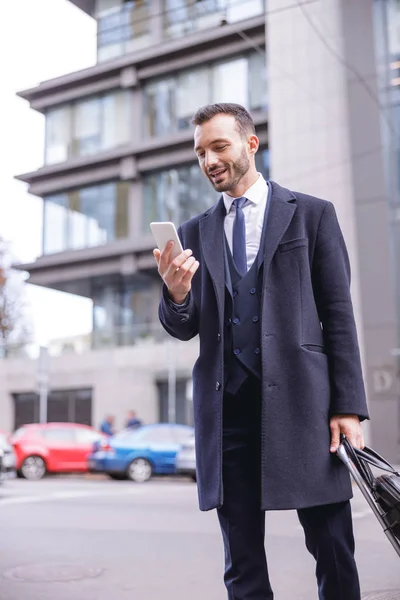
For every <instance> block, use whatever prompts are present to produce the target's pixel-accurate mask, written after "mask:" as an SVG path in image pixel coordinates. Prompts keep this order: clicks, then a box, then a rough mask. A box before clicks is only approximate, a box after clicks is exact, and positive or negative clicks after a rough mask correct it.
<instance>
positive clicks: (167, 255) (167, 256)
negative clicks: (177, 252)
mask: <svg viewBox="0 0 400 600" xmlns="http://www.w3.org/2000/svg"><path fill="white" fill-rule="evenodd" d="M173 247H174V242H172V241H171V242H168V243H167V244H166V245H165V247H164V248H163V249H162V250H161V252H160V251H159V252H160V263H159V265H160V268H161V270H162V271H166V270H167V268H168V265H169V263H170V262H171V252H172V248H173Z"/></svg>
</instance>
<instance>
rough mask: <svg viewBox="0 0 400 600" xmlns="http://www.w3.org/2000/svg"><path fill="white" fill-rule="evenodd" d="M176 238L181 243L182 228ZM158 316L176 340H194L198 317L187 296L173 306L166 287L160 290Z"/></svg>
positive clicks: (191, 298) (190, 298)
mask: <svg viewBox="0 0 400 600" xmlns="http://www.w3.org/2000/svg"><path fill="white" fill-rule="evenodd" d="M178 236H179V238H180V239H181V241H183V239H182V238H183V235H182V227H179V229H178ZM158 316H159V319H160V322H161V325H162V326H163V327H164V329H165V330H166V331H167V332H168V333H169V334H170V335H172V337H175V338H177V339H178V340H182V341H183V342H186V341H188V340H191V339H192V338H194V337H195V336H196V335H197V334H198V332H199V316H198V311H197V309H196V305H195V302H194V299H193V294H192V293H190V292H189V296H188V298H187V299H186V302H184V304H181V305H179V304H175V303H174V302H172V300H171V299H170V297H169V294H168V289H167V286H166V285H165V284H164V285H163V288H162V296H161V301H160V305H159V309H158Z"/></svg>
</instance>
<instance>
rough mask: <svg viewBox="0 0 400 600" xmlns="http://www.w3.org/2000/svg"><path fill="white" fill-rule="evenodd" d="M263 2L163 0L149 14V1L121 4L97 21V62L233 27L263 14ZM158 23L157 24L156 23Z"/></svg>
mask: <svg viewBox="0 0 400 600" xmlns="http://www.w3.org/2000/svg"><path fill="white" fill-rule="evenodd" d="M264 4H265V0H201V2H200V1H199V0H164V2H163V3H162V8H163V10H162V11H161V12H153V13H152V11H151V2H150V0H142V1H141V2H139V3H137V2H133V1H132V2H129V1H128V2H124V4H123V6H118V7H116V8H115V9H113V10H110V11H109V12H108V13H106V14H103V15H101V16H100V17H99V18H98V20H97V23H98V29H97V48H98V61H99V62H102V61H104V60H109V59H111V58H115V57H116V56H121V55H123V54H127V53H129V52H133V51H137V50H139V49H141V48H145V47H149V46H151V45H154V44H157V43H159V42H161V41H163V40H162V39H155V37H154V35H153V32H155V31H160V30H161V31H162V36H163V38H164V39H172V38H179V37H183V36H185V35H187V34H190V33H194V32H196V31H199V30H202V29H210V28H213V27H220V26H222V25H224V24H226V23H235V22H239V21H242V20H245V19H249V18H251V17H255V16H257V15H261V14H263V12H264V10H265V9H264ZM157 21H158V23H157Z"/></svg>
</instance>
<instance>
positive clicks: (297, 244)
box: [278, 238, 308, 252]
mask: <svg viewBox="0 0 400 600" xmlns="http://www.w3.org/2000/svg"><path fill="white" fill-rule="evenodd" d="M303 246H306V247H307V246H308V239H307V238H297V239H295V240H289V241H287V242H283V243H282V244H279V246H278V247H279V250H280V252H288V251H289V250H294V249H295V248H302V247H303Z"/></svg>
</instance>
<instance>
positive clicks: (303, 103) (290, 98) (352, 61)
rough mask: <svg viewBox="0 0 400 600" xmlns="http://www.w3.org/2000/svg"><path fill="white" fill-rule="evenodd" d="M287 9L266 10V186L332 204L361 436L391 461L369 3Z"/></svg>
mask: <svg viewBox="0 0 400 600" xmlns="http://www.w3.org/2000/svg"><path fill="white" fill-rule="evenodd" d="M285 3H286V4H287V6H288V7H290V6H293V5H292V3H291V2H289V0H269V3H268V9H269V15H268V17H267V49H268V59H269V97H270V112H269V144H270V150H271V173H272V179H276V180H277V181H279V182H280V183H281V184H283V185H287V186H288V187H289V188H291V189H294V190H296V189H297V190H300V191H302V192H306V193H310V194H312V195H315V196H319V197H322V198H326V199H328V200H331V201H332V202H333V203H334V204H335V207H336V211H337V214H338V218H339V221H340V223H341V227H342V230H343V234H344V237H345V240H346V244H347V248H348V252H349V256H350V261H351V266H352V297H353V304H354V309H355V316H356V321H357V326H358V334H359V341H360V346H361V350H362V358H363V368H364V375H365V380H366V383H367V384H368V396H369V407H370V412H371V416H372V422H371V426H370V428H369V427H368V425H367V426H366V433H367V435H368V434H370V436H368V437H370V441H371V443H373V444H374V446H376V448H377V449H379V450H380V451H381V452H383V453H385V454H386V456H387V457H388V458H390V459H392V460H397V459H398V453H399V446H398V429H399V422H400V420H399V415H398V410H399V401H398V397H397V396H396V393H395V388H394V387H393V388H391V389H389V390H385V392H384V393H382V391H377V390H381V389H382V385H381V386H379V383H378V385H376V381H377V377H378V379H379V371H380V369H385V370H386V371H387V369H389V371H390V372H392V369H393V367H394V364H393V362H394V361H393V357H391V355H390V350H391V348H393V347H395V345H396V338H395V331H396V314H395V307H394V302H393V298H394V293H393V284H392V281H393V274H392V273H391V270H390V248H389V241H388V238H389V232H388V225H387V193H386V186H385V181H384V171H383V157H382V151H381V146H382V141H381V133H380V113H379V109H378V104H379V101H378V100H377V97H378V95H377V84H376V75H375V71H376V67H375V57H374V34H373V23H372V3H371V2H369V1H366V0H351V2H349V0H321V1H320V2H317V3H315V4H309V5H304V6H303V7H298V8H288V10H282V9H283V8H284V6H285ZM275 9H281V10H280V12H274V11H275ZM365 81H367V82H368V88H369V89H368V90H366V87H365ZM375 97H376V98H375ZM377 372H378V375H377Z"/></svg>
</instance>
